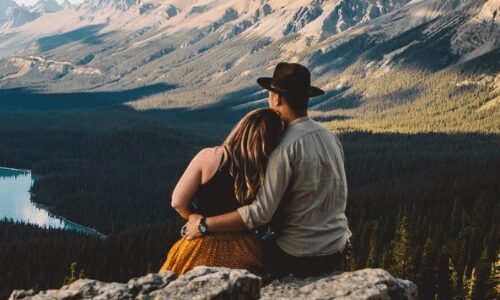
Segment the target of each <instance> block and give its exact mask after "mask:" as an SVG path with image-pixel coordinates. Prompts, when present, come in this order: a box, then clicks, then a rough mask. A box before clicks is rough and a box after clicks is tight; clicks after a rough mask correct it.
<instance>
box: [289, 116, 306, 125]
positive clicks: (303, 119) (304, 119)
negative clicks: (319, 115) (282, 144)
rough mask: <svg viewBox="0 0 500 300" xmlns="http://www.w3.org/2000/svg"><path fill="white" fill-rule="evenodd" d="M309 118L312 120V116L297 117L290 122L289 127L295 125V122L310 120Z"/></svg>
mask: <svg viewBox="0 0 500 300" xmlns="http://www.w3.org/2000/svg"><path fill="white" fill-rule="evenodd" d="M308 120H311V118H309V116H305V117H301V118H298V119H295V120H293V121H292V122H290V123H288V127H290V126H292V125H295V124H298V123H302V122H305V121H308Z"/></svg>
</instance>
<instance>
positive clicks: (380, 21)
mask: <svg viewBox="0 0 500 300" xmlns="http://www.w3.org/2000/svg"><path fill="white" fill-rule="evenodd" d="M43 3H47V2H43ZM499 7H500V0H413V1H409V0H355V1H347V0H290V1H287V2H286V5H285V4H283V1H278V0H267V1H265V0H246V1H240V0H238V1H237V0H230V1H222V0H209V1H201V0H189V1H186V0H182V1H181V0H170V1H159V0H150V1H136V0H128V1H121V0H120V1H117V0H99V1H90V0H88V1H85V2H83V3H82V4H80V5H78V6H76V7H75V8H74V9H73V10H65V11H58V12H55V13H50V14H44V15H43V16H41V17H39V18H37V19H36V20H34V21H32V22H29V23H26V24H24V25H22V26H19V27H17V28H4V29H2V30H0V34H1V35H2V38H1V39H0V56H1V57H3V61H4V63H3V64H2V67H0V78H1V81H0V87H2V88H15V87H19V86H41V87H43V88H44V89H47V90H52V91H64V92H69V91H78V90H123V89H130V88H134V87H141V86H144V85H154V84H160V83H167V84H169V85H173V86H175V87H176V88H174V89H169V90H168V91H160V92H158V93H157V94H155V95H152V96H149V97H145V98H144V99H141V100H140V101H136V102H134V103H129V105H130V106H131V107H133V108H134V109H139V110H147V109H152V108H162V109H165V108H173V107H191V108H192V107H193V106H194V107H198V106H200V105H207V104H212V105H216V104H218V105H219V106H220V105H223V106H224V108H225V109H227V108H230V109H236V110H243V111H244V110H245V109H248V108H250V107H253V106H258V105H260V103H262V101H261V100H262V99H264V98H265V93H262V92H259V90H258V89H257V87H256V85H255V79H256V78H257V77H258V76H261V75H262V74H269V75H270V73H271V72H272V68H273V66H274V65H275V64H276V63H277V62H279V61H281V60H287V61H297V62H302V63H304V64H306V65H308V66H309V67H310V68H311V69H312V72H313V76H314V81H315V83H316V84H317V85H319V86H320V87H322V88H323V89H325V90H326V91H327V94H326V96H324V97H320V98H319V99H314V101H313V102H312V108H313V109H314V110H315V111H316V112H317V114H316V115H317V117H318V118H322V119H323V120H329V121H335V120H333V119H335V118H340V119H342V120H346V119H352V121H350V123H349V122H347V123H349V124H350V125H349V126H354V127H356V128H366V126H365V125H363V124H367V122H368V123H370V124H372V125H373V124H375V123H377V124H375V125H376V126H374V127H373V128H374V129H376V130H382V128H385V127H387V126H389V127H391V126H392V125H391V124H395V123H394V122H396V123H398V124H400V125H402V126H403V125H404V126H403V127H405V128H407V129H405V130H410V128H411V127H412V126H417V127H419V128H421V130H438V131H441V130H442V127H443V126H442V125H440V127H439V128H438V127H436V126H431V127H429V128H426V129H425V128H423V127H422V126H423V124H424V123H422V122H421V120H419V119H418V118H415V120H413V121H411V122H407V121H408V120H399V119H398V120H396V118H400V117H399V114H400V113H401V112H400V111H398V109H399V110H413V109H417V107H418V106H423V107H429V106H430V105H431V104H432V105H434V106H436V107H435V109H437V110H443V114H445V111H448V112H449V113H446V115H447V116H450V118H453V121H450V123H449V125H450V126H448V127H449V128H448V129H446V130H452V131H457V130H458V131H462V130H465V129H464V128H463V126H462V125H460V124H461V123H463V122H459V121H458V119H459V118H462V114H468V116H467V118H468V119H467V122H470V124H469V125H470V126H469V127H470V129H468V130H473V131H476V130H481V129H480V128H479V127H478V126H480V122H481V120H484V118H487V119H489V118H493V117H495V115H496V114H497V105H496V103H497V101H496V100H494V101H493V102H490V100H491V99H495V97H497V96H498V89H497V88H495V87H497V86H498V85H499V79H498V76H495V75H496V74H498V71H497V70H498V68H499V67H498V64H499V62H498V61H499V60H498V59H497V58H498V53H499V36H500V34H499V29H498V25H499V22H500V21H499V17H498V11H499ZM401 74H403V75H401ZM452 74H453V75H452ZM417 79H418V80H417ZM451 80H455V81H457V82H456V83H455V84H453V85H445V83H446V82H450V81H451ZM386 81H390V82H393V83H395V84H394V85H392V86H391V85H389V86H388V87H387V88H388V90H386V91H383V90H382V89H376V86H380V85H386V86H387V84H386ZM433 82H440V83H442V84H443V87H442V88H441V89H440V92H441V93H442V94H441V95H440V97H441V96H442V97H444V95H445V94H446V93H448V94H451V95H454V96H456V97H455V98H453V99H455V100H454V101H455V102H454V103H456V105H458V102H460V101H462V100H460V99H462V98H461V97H469V96H468V95H469V94H471V95H472V94H474V93H476V94H477V93H480V94H481V95H482V96H481V97H480V98H477V97H476V98H474V99H473V100H471V101H469V102H468V103H466V104H464V105H462V106H461V107H462V109H458V106H457V108H456V109H450V107H448V106H449V104H448V103H445V102H444V100H442V101H441V102H439V105H438V104H436V101H435V99H431V97H433V96H432V95H433V91H432V89H431V86H432V84H433ZM464 82H469V83H470V84H465V83H464ZM396 83H397V84H396ZM464 86H467V88H464ZM457 89H460V90H459V91H457ZM483 94H484V95H483ZM236 95H237V96H236ZM230 97H233V98H234V99H233V100H230V99H229V98H230ZM228 99H229V100H230V101H229V102H228V101H226V100H228ZM443 99H444V98H443ZM488 103H489V104H488ZM491 103H493V104H491ZM487 104H488V105H487ZM483 105H487V106H486V107H487V108H488V109H484V110H481V107H482V106H483ZM381 111H385V112H386V114H385V115H383V114H380V113H379V112H381ZM467 111H474V113H472V114H470V113H467ZM432 114H433V113H431V112H429V113H427V115H426V116H425V118H428V117H432V118H433V119H435V117H436V116H437V115H440V113H438V114H437V115H436V113H434V115H432ZM381 116H385V117H387V118H386V119H385V120H384V122H385V123H384V124H382V123H380V122H379V121H380V120H382V119H381ZM360 119H362V120H360ZM358 121H363V122H361V123H360V122H358ZM435 121H436V122H437V121H438V120H435ZM401 122H406V124H402V123H401ZM388 124H389V125H388ZM431 124H435V123H434V122H431ZM436 124H437V123H436ZM337 125H338V124H337V123H336V122H333V123H332V126H337ZM478 128H479V129H478ZM485 130H486V131H498V130H500V129H498V128H497V126H495V125H492V126H490V127H487V128H485Z"/></svg>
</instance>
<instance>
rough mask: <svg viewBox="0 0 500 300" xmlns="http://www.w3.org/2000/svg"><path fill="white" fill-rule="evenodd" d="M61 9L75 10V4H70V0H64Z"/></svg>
mask: <svg viewBox="0 0 500 300" xmlns="http://www.w3.org/2000/svg"><path fill="white" fill-rule="evenodd" d="M61 8H62V9H73V4H71V2H69V0H64V2H63V3H61Z"/></svg>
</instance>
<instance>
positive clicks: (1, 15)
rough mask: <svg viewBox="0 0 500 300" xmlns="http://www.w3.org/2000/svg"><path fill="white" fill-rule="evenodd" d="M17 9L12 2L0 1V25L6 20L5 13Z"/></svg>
mask: <svg viewBox="0 0 500 300" xmlns="http://www.w3.org/2000/svg"><path fill="white" fill-rule="evenodd" d="M17 7H19V5H18V4H17V3H16V2H15V1H13V0H0V24H1V23H2V22H5V21H7V20H8V16H7V12H8V11H10V10H12V9H14V8H17Z"/></svg>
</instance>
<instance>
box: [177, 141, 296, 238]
mask: <svg viewBox="0 0 500 300" xmlns="http://www.w3.org/2000/svg"><path fill="white" fill-rule="evenodd" d="M291 176H292V167H291V162H290V157H289V155H288V153H287V152H285V151H284V149H282V148H278V149H276V150H275V151H274V152H273V153H272V154H271V157H270V158H269V163H268V166H267V169H266V174H265V177H264V182H263V184H262V186H261V188H260V189H259V192H258V193H257V196H256V198H255V200H254V201H253V202H252V203H250V204H248V205H245V206H242V207H240V208H239V209H238V210H237V211H232V212H230V213H226V214H223V215H219V216H215V217H209V218H207V219H206V225H207V228H208V231H209V232H236V231H244V230H248V229H251V228H255V227H258V226H261V225H264V224H266V223H268V222H269V221H270V220H271V218H272V216H273V215H274V212H275V211H276V209H277V207H278V205H279V203H280V201H281V199H282V198H283V195H284V194H285V191H286V189H287V187H288V184H289V182H290V179H291ZM201 217H202V216H200V215H191V216H190V217H189V222H188V223H187V226H186V235H187V238H188V239H194V238H197V237H200V236H201V235H200V233H199V231H198V225H199V223H200V220H201Z"/></svg>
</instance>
